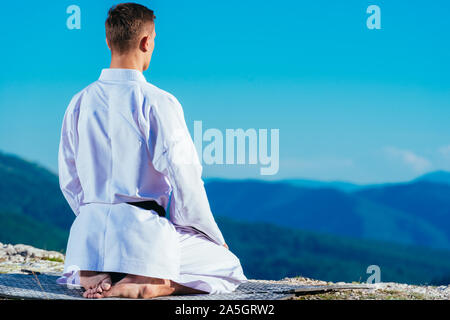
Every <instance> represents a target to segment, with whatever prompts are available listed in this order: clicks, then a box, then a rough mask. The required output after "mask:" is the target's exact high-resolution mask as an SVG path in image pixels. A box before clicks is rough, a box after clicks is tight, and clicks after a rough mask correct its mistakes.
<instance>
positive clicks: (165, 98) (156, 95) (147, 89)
mask: <svg viewBox="0 0 450 320" xmlns="http://www.w3.org/2000/svg"><path fill="white" fill-rule="evenodd" d="M143 91H144V96H145V97H146V98H148V99H149V100H150V101H155V102H158V103H162V104H164V103H170V104H173V105H180V103H179V102H178V100H177V98H175V96H174V95H173V94H171V93H170V92H168V91H165V90H163V89H161V88H159V87H157V86H155V85H154V84H152V83H150V82H145V83H144V84H143Z"/></svg>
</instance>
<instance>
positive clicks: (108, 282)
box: [99, 279, 111, 291]
mask: <svg viewBox="0 0 450 320" xmlns="http://www.w3.org/2000/svg"><path fill="white" fill-rule="evenodd" d="M99 287H100V288H101V289H103V290H105V291H108V290H109V289H111V279H105V280H104V281H103V282H102V283H101V285H99Z"/></svg>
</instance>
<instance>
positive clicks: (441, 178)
mask: <svg viewBox="0 0 450 320" xmlns="http://www.w3.org/2000/svg"><path fill="white" fill-rule="evenodd" d="M416 181H428V182H435V183H444V184H450V172H448V171H434V172H430V173H427V174H424V175H423V176H420V177H419V178H417V179H416Z"/></svg>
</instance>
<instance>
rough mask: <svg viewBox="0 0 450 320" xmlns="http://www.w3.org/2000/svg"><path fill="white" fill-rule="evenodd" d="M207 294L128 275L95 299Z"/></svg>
mask: <svg viewBox="0 0 450 320" xmlns="http://www.w3.org/2000/svg"><path fill="white" fill-rule="evenodd" d="M192 293H206V292H204V291H200V290H195V289H192V288H188V287H185V286H182V285H180V284H178V283H176V282H174V281H172V280H167V279H157V278H150V277H143V276H137V275H131V274H129V275H127V276H126V277H125V278H123V279H122V280H120V281H119V282H117V283H116V284H115V285H113V286H112V287H111V289H109V290H103V292H102V293H95V294H94V298H104V297H105V298H106V297H121V298H131V299H150V298H156V297H160V296H168V295H171V294H192Z"/></svg>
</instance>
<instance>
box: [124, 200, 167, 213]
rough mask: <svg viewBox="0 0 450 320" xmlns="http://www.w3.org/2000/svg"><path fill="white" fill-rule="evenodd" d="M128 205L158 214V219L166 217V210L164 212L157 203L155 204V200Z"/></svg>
mask: <svg viewBox="0 0 450 320" xmlns="http://www.w3.org/2000/svg"><path fill="white" fill-rule="evenodd" d="M127 203H128V204H131V205H133V206H136V207H139V208H142V209H145V210H153V211H155V212H156V213H158V215H159V216H160V217H165V216H166V210H164V208H163V207H161V206H160V205H159V204H158V202H156V201H155V200H148V201H139V202H127Z"/></svg>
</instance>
